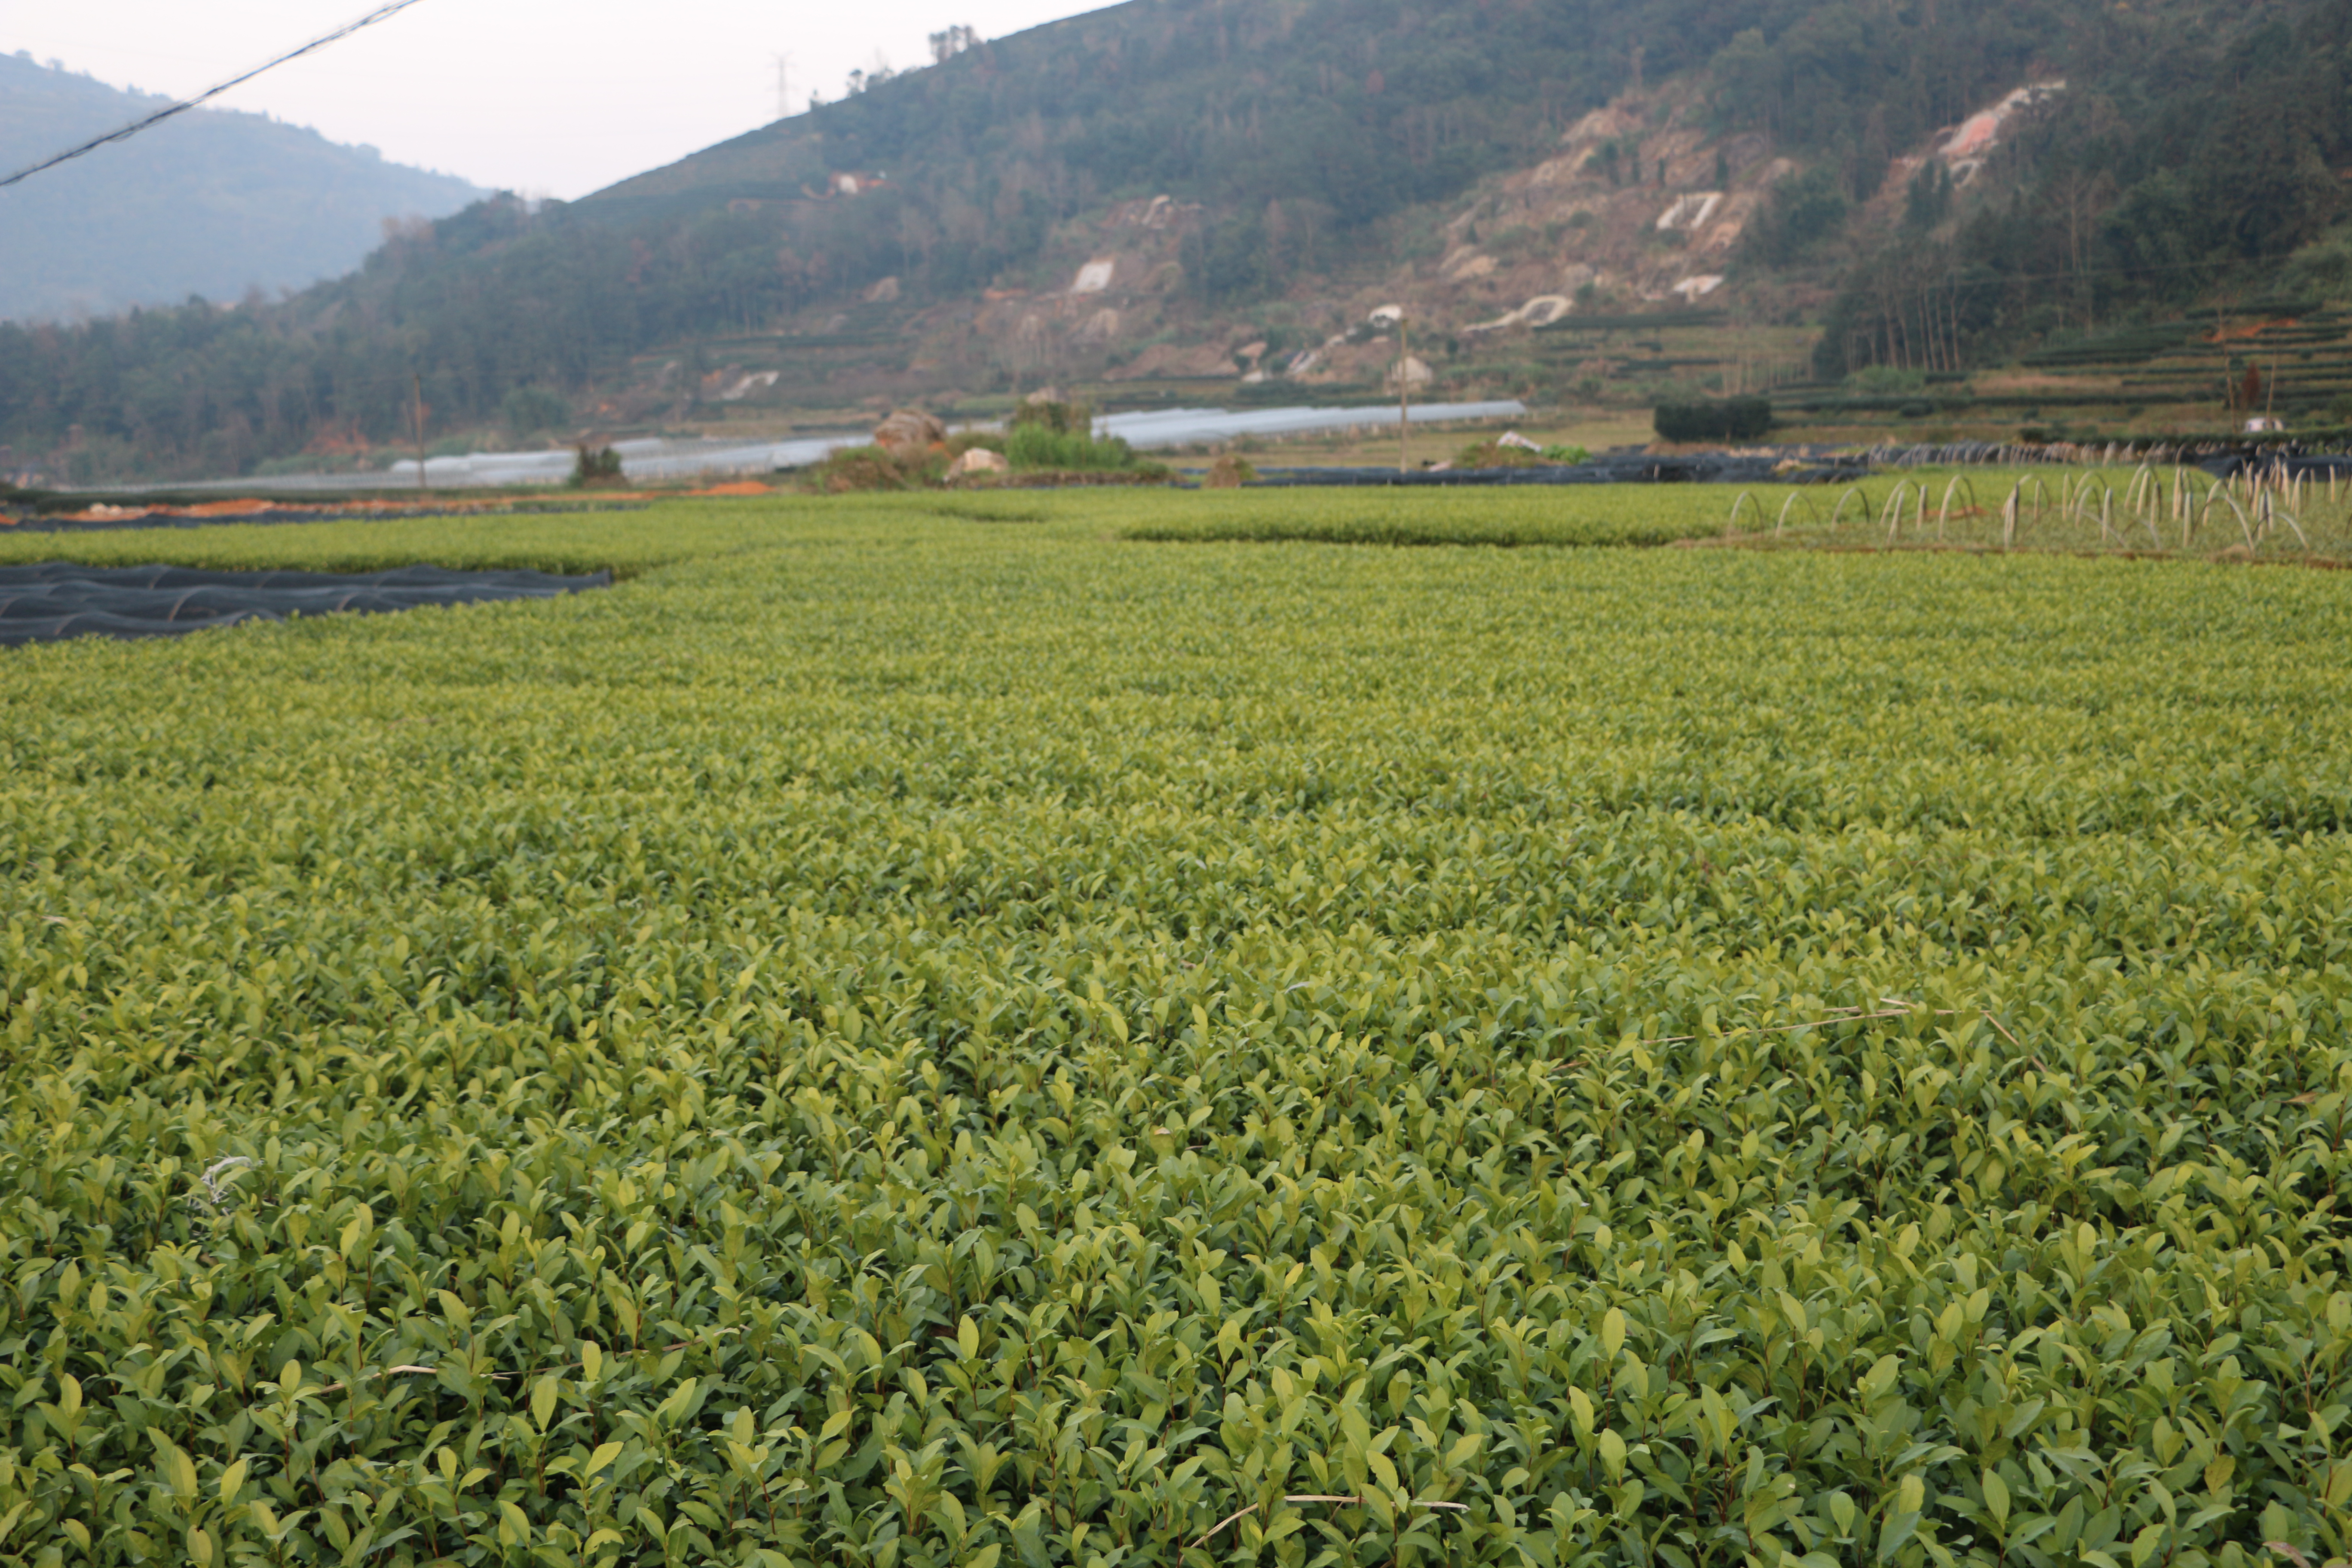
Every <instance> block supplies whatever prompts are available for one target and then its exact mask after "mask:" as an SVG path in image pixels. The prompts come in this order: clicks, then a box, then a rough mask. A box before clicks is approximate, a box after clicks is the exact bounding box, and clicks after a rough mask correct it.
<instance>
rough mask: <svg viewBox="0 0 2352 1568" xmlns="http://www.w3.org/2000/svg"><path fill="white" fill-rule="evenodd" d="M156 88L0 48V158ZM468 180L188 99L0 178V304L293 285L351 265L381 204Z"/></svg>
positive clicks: (53, 142)
mask: <svg viewBox="0 0 2352 1568" xmlns="http://www.w3.org/2000/svg"><path fill="white" fill-rule="evenodd" d="M166 101H167V100H163V99H158V98H151V97H147V96H144V95H142V94H138V93H131V92H122V91H118V90H117V89H113V88H110V87H108V86H106V85H104V84H103V83H100V82H97V81H93V80H91V79H89V78H88V77H83V76H76V75H73V74H71V73H69V72H67V71H63V70H56V69H51V68H47V67H45V66H41V65H37V64H36V63H34V61H33V60H32V59H31V58H29V57H27V56H25V55H22V54H18V55H0V165H5V170H14V169H17V168H21V167H23V166H24V165H26V164H27V163H33V162H35V161H36V160H37V159H40V158H43V157H46V156H47V155H48V154H50V153H56V152H58V151H60V150H61V149H63V148H66V147H68V146H71V145H73V144H74V143H75V142H79V141H81V140H83V139H84V138H86V137H89V136H94V135H97V134H100V132H106V131H110V130H112V129H113V128H115V127H116V126H119V125H123V124H127V123H129V122H130V121H132V120H134V119H136V118H138V117H139V116H140V115H142V114H148V113H152V112H153V111H154V110H157V109H160V108H162V107H163V105H164V103H165V102H166ZM0 172H5V171H0ZM481 195H483V193H482V192H481V191H479V190H478V189H476V188H475V187H474V186H472V185H470V184H467V183H466V182H465V181H463V180H459V179H455V178H452V177H450V176H449V175H446V174H432V173H429V172H428V171H425V170H423V169H412V168H407V167H405V166H404V165H401V164H398V163H385V162H384V161H383V159H382V158H381V157H380V156H378V155H377V154H376V153H375V151H374V149H373V148H367V147H346V146H341V145H338V144H337V143H335V142H330V141H328V140H327V139H326V138H325V137H323V136H320V134H319V133H318V132H315V131H308V130H304V129H302V128H300V127H299V126H293V125H283V124H280V123H278V121H273V120H269V119H268V118H266V117H264V116H261V115H257V114H239V113H231V112H224V111H218V110H194V111H192V112H190V113H187V114H184V115H182V116H180V117H178V118H176V119H174V120H173V121H168V122H166V123H164V124H163V125H160V126H158V127H156V128H155V129H154V130H153V131H151V132H146V133H145V134H143V135H141V136H139V137H137V138H134V139H133V140H131V141H129V142H122V143H120V144H118V145H115V146H111V147H109V148H106V149H105V150H104V151H103V152H102V153H97V154H93V155H92V156H89V157H87V158H82V159H79V160H77V161H76V162H74V163H68V164H66V165H64V166H62V167H60V168H58V169H57V170H55V171H53V172H50V173H48V174H42V175H39V176H37V177H36V178H34V179H31V180H28V181H26V182H25V183H24V184H21V185H16V186H12V187H11V188H9V189H7V190H5V191H0V319H6V320H10V321H39V320H44V319H68V318H72V317H76V316H82V315H101V314H106V313H108V312H111V311H116V310H126V309H129V308H130V307H131V306H135V305H158V304H177V303H179V302H180V301H182V300H185V299H187V297H188V296H189V295H191V294H198V295H202V296H204V297H205V298H206V299H208V300H237V299H238V298H240V297H241V296H243V295H244V294H246V293H247V291H248V290H250V289H263V290H265V291H271V292H274V291H275V290H277V289H281V288H300V287H302V286H304V285H307V284H310V283H314V282H316V281H318V280H319V279H323V278H333V277H337V276H340V275H341V274H343V273H346V272H348V271H350V270H351V269H352V268H354V267H356V266H358V265H359V264H360V262H361V261H362V259H363V258H365V257H366V256H367V253H368V252H369V251H371V250H373V249H374V248H375V247H377V246H379V245H381V244H382V243H383V237H384V228H383V225H384V220H385V219H387V218H392V219H400V218H410V217H423V218H436V217H442V216H446V215H448V214H450V213H453V212H456V211H457V209H458V208H460V207H462V206H464V205H466V204H467V202H470V201H473V200H475V199H477V198H478V197H479V196H481Z"/></svg>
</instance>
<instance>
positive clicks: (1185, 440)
mask: <svg viewBox="0 0 2352 1568" xmlns="http://www.w3.org/2000/svg"><path fill="white" fill-rule="evenodd" d="M1527 411H1528V410H1527V405H1525V404H1523V403H1520V402H1519V401H1518V400H1517V399H1516V398H1506V399H1503V400H1502V401H1499V402H1492V403H1425V404H1417V405H1414V407H1413V410H1412V422H1413V423H1414V424H1415V425H1442V424H1446V423H1448V422H1451V421H1454V420H1463V419H1516V418H1518V417H1520V416H1523V415H1524V414H1526V413H1527ZM1396 424H1397V410H1396V408H1395V406H1394V405H1380V406H1374V407H1369V408H1362V407H1359V408H1307V407H1300V408H1252V409H1244V410H1239V411H1236V410H1233V409H1225V408H1170V409H1161V410H1155V411H1153V412H1150V413H1141V414H1107V415H1104V416H1101V417H1099V418H1097V420H1096V421H1095V434H1096V435H1097V436H1118V437H1124V438H1125V439H1126V441H1127V443H1128V444H1129V446H1131V447H1135V448H1136V449H1137V450H1138V451H1144V452H1149V451H1153V450H1164V449H1166V448H1167V447H1189V446H1192V445H1195V444H1197V443H1201V442H1218V441H1235V440H1239V439H1241V438H1242V437H1249V436H1255V437H1279V436H1308V435H1314V434H1317V433H1318V432H1324V431H1336V430H1360V429H1388V430H1393V429H1395V428H1396ZM966 428H971V426H966ZM870 439H872V437H870V436H868V435H867V434H866V433H865V432H862V431H861V432H858V433H856V434H854V435H840V436H811V437H802V438H800V439H797V440H792V441H756V442H743V441H667V440H659V439H656V438H652V437H646V438H643V439H639V440H633V441H615V442H614V443H613V448H614V450H615V451H617V452H618V453H620V455H621V472H622V475H623V476H624V477H625V478H626V479H635V480H638V481H646V480H655V479H726V478H730V477H731V478H741V477H744V476H751V475H762V474H772V473H775V472H777V471H779V470H781V469H785V468H805V467H806V466H808V465H809V464H811V463H818V462H823V461H824V458H825V455H826V454H827V453H830V452H835V451H837V450H839V449H840V448H842V447H860V446H864V445H865V444H866V442H867V441H868V440H870ZM573 461H574V458H573V456H572V451H571V449H570V448H569V447H566V448H563V449H562V450H560V451H552V452H474V453H470V454H468V455H467V456H465V457H462V458H426V459H425V488H427V489H470V488H477V487H479V488H491V489H502V488H506V487H510V486H516V485H559V484H562V482H563V481H564V480H566V479H570V478H571V477H572V463H573ZM415 484H416V459H415V458H401V459H400V460H399V461H397V462H395V463H394V464H393V465H392V467H391V468H389V469H385V470H380V471H378V472H375V473H370V474H276V475H271V476H270V477H268V478H267V479H263V478H247V479H205V480H199V481H196V482H194V483H181V484H175V485H172V486H169V487H164V488H168V489H174V490H194V489H205V490H219V491H222V492H224V493H230V494H236V495H266V494H268V493H269V492H271V491H273V490H275V491H285V490H295V491H302V492H311V491H331V490H381V489H410V488H414V487H415Z"/></svg>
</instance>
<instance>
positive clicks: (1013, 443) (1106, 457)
mask: <svg viewBox="0 0 2352 1568" xmlns="http://www.w3.org/2000/svg"><path fill="white" fill-rule="evenodd" d="M1004 456H1005V459H1006V460H1007V461H1008V462H1010V463H1011V464H1012V465H1013V467H1014V468H1032V469H1038V468H1045V469H1059V470H1062V471H1065V472H1085V471H1087V470H1089V469H1101V468H1133V467H1134V466H1135V452H1134V449H1133V448H1132V447H1129V446H1128V444H1127V443H1126V442H1125V441H1124V440H1122V439H1120V438H1119V437H1117V436H1112V437H1107V438H1102V439H1097V437H1093V436H1091V435H1089V434H1087V431H1086V430H1084V429H1083V428H1081V429H1076V430H1067V431H1064V430H1056V429H1054V428H1053V427H1052V426H1047V425H1045V424H1021V423H1017V422H1016V423H1015V424H1014V425H1013V428H1012V429H1011V430H1009V431H1007V432H1006V433H1005V437H1004Z"/></svg>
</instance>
